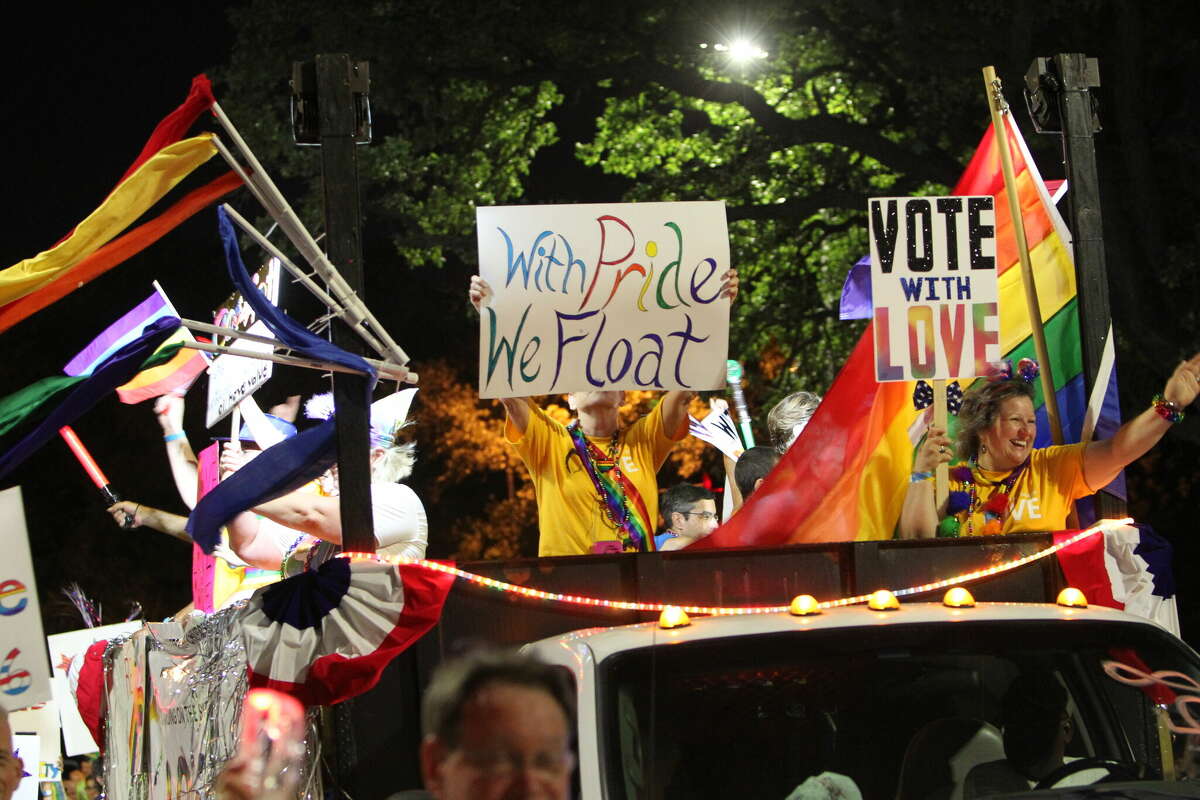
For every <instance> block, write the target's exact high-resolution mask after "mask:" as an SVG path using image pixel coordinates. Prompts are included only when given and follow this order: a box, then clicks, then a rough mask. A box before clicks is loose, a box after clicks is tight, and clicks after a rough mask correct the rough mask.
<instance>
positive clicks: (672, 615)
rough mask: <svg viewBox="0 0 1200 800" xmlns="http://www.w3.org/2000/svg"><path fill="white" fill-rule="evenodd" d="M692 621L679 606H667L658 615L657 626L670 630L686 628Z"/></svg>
mask: <svg viewBox="0 0 1200 800" xmlns="http://www.w3.org/2000/svg"><path fill="white" fill-rule="evenodd" d="M691 624H692V621H691V620H690V619H688V615H687V612H686V611H684V610H683V609H682V608H680V607H679V606H667V607H666V608H664V609H663V610H662V613H661V614H659V615H658V627H660V628H663V629H666V630H670V629H671V628H686V627H687V626H688V625H691Z"/></svg>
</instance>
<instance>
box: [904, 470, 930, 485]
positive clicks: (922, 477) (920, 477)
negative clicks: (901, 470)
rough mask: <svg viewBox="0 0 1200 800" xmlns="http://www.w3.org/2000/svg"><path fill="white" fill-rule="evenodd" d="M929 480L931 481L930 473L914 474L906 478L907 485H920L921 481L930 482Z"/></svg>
mask: <svg viewBox="0 0 1200 800" xmlns="http://www.w3.org/2000/svg"><path fill="white" fill-rule="evenodd" d="M930 480H933V473H932V472H914V473H913V474H912V475H910V476H909V478H908V482H909V483H921V482H923V481H930Z"/></svg>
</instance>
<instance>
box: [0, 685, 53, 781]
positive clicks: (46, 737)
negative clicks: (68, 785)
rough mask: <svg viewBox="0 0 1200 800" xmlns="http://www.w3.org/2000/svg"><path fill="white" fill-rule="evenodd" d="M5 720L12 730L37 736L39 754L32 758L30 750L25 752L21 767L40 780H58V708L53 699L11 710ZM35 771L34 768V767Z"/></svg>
mask: <svg viewBox="0 0 1200 800" xmlns="http://www.w3.org/2000/svg"><path fill="white" fill-rule="evenodd" d="M8 721H9V724H10V726H11V727H12V729H13V731H14V732H15V733H29V734H33V735H34V736H37V737H38V743H39V753H38V755H37V758H36V764H35V759H34V758H33V756H32V755H31V753H32V751H31V752H30V753H25V754H23V755H22V758H24V759H25V769H26V770H27V771H28V772H30V773H32V774H35V775H37V776H38V780H42V781H59V780H62V769H61V767H60V765H61V764H62V748H61V747H60V746H59V740H60V739H61V736H60V735H59V731H60V730H61V726H60V725H59V724H58V707H57V706H56V705H55V704H54V701H53V700H47V701H46V702H45V703H42V704H41V705H37V706H34V707H33V708H26V709H23V710H21V711H14V712H13V713H12V714H10V715H9V717H8ZM35 766H36V767H37V770H36V771H35V770H34V767H35Z"/></svg>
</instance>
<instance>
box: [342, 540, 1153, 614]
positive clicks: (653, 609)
mask: <svg viewBox="0 0 1200 800" xmlns="http://www.w3.org/2000/svg"><path fill="white" fill-rule="evenodd" d="M1132 522H1133V520H1132V519H1129V518H1126V519H1120V520H1104V521H1102V522H1099V523H1097V524H1096V525H1093V526H1092V527H1090V528H1088V529H1087V530H1083V531H1080V532H1079V533H1077V534H1075V535H1074V536H1072V537H1070V538H1068V539H1064V540H1063V541H1061V542H1059V543H1058V544H1054V545H1050V546H1049V547H1047V548H1045V549H1043V550H1039V551H1038V552H1036V553H1031V554H1030V555H1027V556H1022V557H1021V558H1016V559H1013V560H1012V561H1007V562H1005V563H1003V564H997V565H995V566H991V567H987V568H985V569H978V570H974V571H972V572H965V573H962V574H960V575H955V576H954V577H952V578H945V579H943V580H938V581H933V582H931V583H923V584H920V585H919V586H910V587H908V588H905V589H895V590H893V591H892V594H894V595H895V596H896V597H905V596H908V595H914V594H923V593H925V592H933V591H937V590H938V589H945V588H946V587H948V586H958V585H961V584H965V583H970V582H972V581H976V580H979V579H981V578H989V577H991V576H993V575H999V574H1001V573H1004V572H1009V571H1011V570H1014V569H1018V568H1020V567H1023V566H1025V565H1027V564H1032V563H1033V562H1035V561H1039V560H1041V559H1043V558H1046V557H1048V556H1051V555H1054V554H1055V553H1057V552H1058V551H1059V550H1062V549H1063V548H1065V547H1070V546H1071V545H1073V544H1075V543H1077V542H1081V541H1083V540H1084V539H1087V538H1088V537H1091V536H1095V535H1096V534H1098V533H1102V532H1104V531H1106V530H1111V529H1114V528H1119V527H1122V526H1125V525H1129V524H1131V523H1132ZM342 556H343V557H344V558H349V559H351V560H355V561H362V560H370V561H385V562H387V563H390V564H412V565H414V566H417V567H421V568H423V569H428V570H433V571H434V572H443V573H448V574H450V575H453V576H455V577H456V578H462V579H463V580H465V581H468V582H470V583H473V584H475V585H477V586H482V587H485V588H488V589H495V590H497V591H500V592H504V593H506V594H513V595H517V596H518V597H527V598H530V599H534V600H545V601H548V602H552V603H563V604H565V605H576V606H591V607H594V608H611V609H617V610H620V611H645V612H649V613H658V612H662V611H663V610H664V609H666V608H668V607H674V608H680V609H682V610H683V611H685V612H687V613H688V614H701V615H708V616H734V615H742V614H778V613H782V612H785V611H787V610H788V609H789V606H788V605H773V606H697V605H687V604H683V603H638V602H632V601H629V600H606V599H604V598H600V597H586V596H583V595H575V594H562V593H560V592H547V591H545V590H543V589H533V588H530V587H528V586H518V585H516V584H513V583H508V582H506V581H499V580H496V579H495V578H488V577H486V576H484V575H477V574H476V573H474V572H467V571H466V570H463V569H459V568H458V567H456V566H454V565H452V564H445V563H442V562H440V561H429V560H427V559H411V558H392V559H388V558H382V557H380V556H378V555H376V554H374V553H343V554H342ZM870 597H871V595H870V594H860V595H855V596H853V597H843V598H841V599H838V600H825V601H823V602H821V603H818V604H817V607H818V608H822V609H826V608H839V607H841V606H852V605H857V604H859V603H865V602H867V601H868V600H869V599H870Z"/></svg>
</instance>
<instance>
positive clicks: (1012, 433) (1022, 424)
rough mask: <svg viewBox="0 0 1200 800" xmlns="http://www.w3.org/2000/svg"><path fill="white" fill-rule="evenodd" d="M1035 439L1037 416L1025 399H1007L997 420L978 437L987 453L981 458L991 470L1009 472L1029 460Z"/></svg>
mask: <svg viewBox="0 0 1200 800" xmlns="http://www.w3.org/2000/svg"><path fill="white" fill-rule="evenodd" d="M1036 437H1037V417H1036V416H1034V413H1033V403H1032V402H1031V401H1030V400H1029V398H1028V397H1009V398H1007V399H1006V400H1004V402H1002V403H1001V404H1000V411H999V413H997V414H996V418H995V419H994V420H992V424H991V426H989V427H988V428H987V429H986V430H985V431H983V433H982V434H980V436H979V442H980V444H982V445H983V446H984V448H985V449H986V451H987V455H986V457H985V456H983V455H982V454H981V456H980V458H981V459H982V463H983V464H984V465H985V466H988V467H991V468H993V469H1012V468H1013V467H1015V466H1017V465H1018V464H1021V463H1022V462H1024V461H1025V459H1026V458H1028V457H1029V453H1030V451H1031V450H1032V449H1033V440H1034V439H1035V438H1036Z"/></svg>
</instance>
